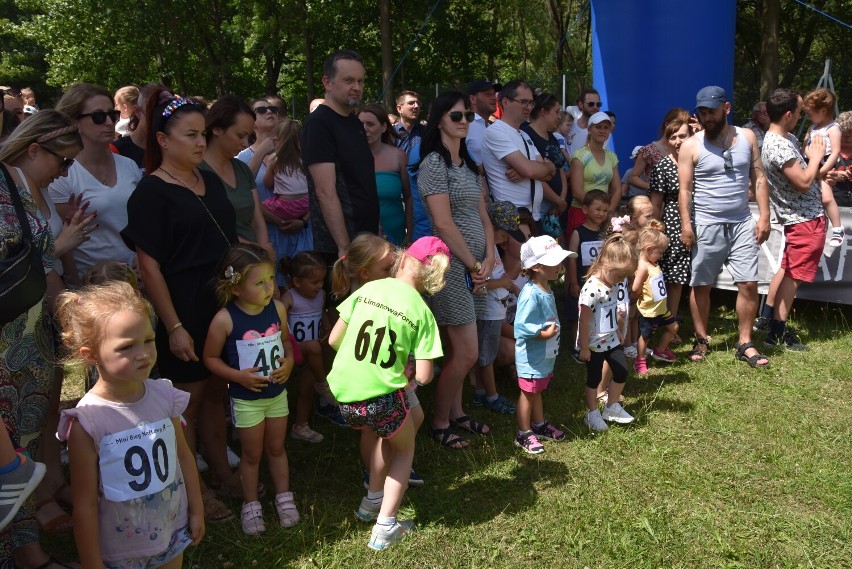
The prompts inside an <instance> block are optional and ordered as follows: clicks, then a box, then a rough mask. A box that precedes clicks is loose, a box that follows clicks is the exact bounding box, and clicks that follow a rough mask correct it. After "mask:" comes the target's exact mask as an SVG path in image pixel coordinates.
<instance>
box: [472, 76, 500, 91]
mask: <svg viewBox="0 0 852 569" xmlns="http://www.w3.org/2000/svg"><path fill="white" fill-rule="evenodd" d="M492 88H493V89H494V92H495V93H499V92H500V90H501V89H503V86H502V85H500V84H499V83H492V82H491V81H489V80H487V79H476V80H475V81H473V82H472V83H471V84H470V87H468V88H467V94H468V95H476V94H477V93H482V92H483V91H487V90H489V89H492Z"/></svg>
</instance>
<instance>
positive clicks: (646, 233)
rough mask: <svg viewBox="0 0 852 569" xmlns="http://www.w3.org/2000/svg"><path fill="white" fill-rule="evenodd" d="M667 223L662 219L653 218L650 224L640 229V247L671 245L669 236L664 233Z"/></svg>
mask: <svg viewBox="0 0 852 569" xmlns="http://www.w3.org/2000/svg"><path fill="white" fill-rule="evenodd" d="M664 229H665V225H663V223H662V222H661V221H657V220H656V219H652V220H651V221H650V222H648V225H646V226H645V227H643V228H642V229H641V230H639V249H645V248H646V247H654V248H655V249H663V250H664V249H665V248H666V247H668V246H669V238H668V236H667V235H666V234H665V233H663V230H664Z"/></svg>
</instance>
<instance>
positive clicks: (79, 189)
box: [47, 154, 142, 276]
mask: <svg viewBox="0 0 852 569" xmlns="http://www.w3.org/2000/svg"><path fill="white" fill-rule="evenodd" d="M111 156H112V158H113V160H114V161H115V173H116V183H115V185H114V186H105V185H104V184H102V183H101V182H100V180H98V179H97V178H95V177H94V176H93V175H92V174H90V173H89V171H88V170H86V169H85V168H84V167H83V166H82V165H80V163H79V162H74V164H73V165H72V166H71V169H70V170H68V175H67V176H64V177H62V178H58V179H56V180H54V181H53V183H52V184H50V185H49V186H48V187H47V189H48V191H49V192H50V199H51V200H52V201H53V203H55V204H65V203H68V200H69V198H70V197H71V194H74V195H81V194H82V196H83V202H82V203H86V202H89V209H88V210H87V211H89V212H93V211H97V212H98V216H97V217H96V218H95V223H97V224H98V225H99V226H100V227H98V228H97V229H96V230H94V231H93V232H91V233H90V234H89V240H88V241H84V242H83V243H81V244H80V245H79V246H78V247H77V248H76V249H74V252H73V255H74V261H75V262H76V263H77V272H78V273H79V274H80V275H81V276H82V275H83V273H85V272H86V271H87V270H89V268H91V267H92V265H94V264H95V263H97V262H98V261H104V260H113V261H120V262H123V263H127V264H131V263H132V262H133V259H134V257H135V256H136V253H135V252H133V251H131V250H130V249H128V248H127V245H125V244H124V240H123V239H122V238H121V235H119V232H120V231H121V230H122V229H124V228H125V227H127V200H128V198H130V194H132V193H133V190H135V189H136V184H138V183H139V180H140V179H141V177H142V175H141V173H140V172H139V167H138V166H137V165H136V162H134V161H133V160H131V159H130V158H125V157H124V156H120V155H118V154H111Z"/></svg>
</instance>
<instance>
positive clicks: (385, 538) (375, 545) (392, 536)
mask: <svg viewBox="0 0 852 569" xmlns="http://www.w3.org/2000/svg"><path fill="white" fill-rule="evenodd" d="M413 528H414V522H413V521H411V520H400V521H398V522H396V523H395V524H393V525H392V526H380V525H379V524H376V525H374V526H373V531H372V533H371V534H370V542H369V543H368V544H367V547H369V548H370V549H376V550H378V551H381V550H382V549H387V548H388V547H390V546H391V545H393V544H394V543H396V542H398V541H399V540H401V539H402V538H403V537H405V536H406V534H408V532H410V531H411V530H412V529H413Z"/></svg>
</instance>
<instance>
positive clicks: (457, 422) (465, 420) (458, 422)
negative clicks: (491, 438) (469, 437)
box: [450, 415, 490, 436]
mask: <svg viewBox="0 0 852 569" xmlns="http://www.w3.org/2000/svg"><path fill="white" fill-rule="evenodd" d="M450 424H451V425H453V426H455V427H458V428H459V429H464V430H465V431H470V432H471V433H473V434H475V435H482V436H485V435H487V434H488V433H489V431H490V429H489V430H488V431H486V430H485V429H488V425H486V424H484V423H477V422H476V421H474V420H473V419H471V418H470V417H468V416H467V415H462V416H461V417H456V418H455V419H450Z"/></svg>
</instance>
